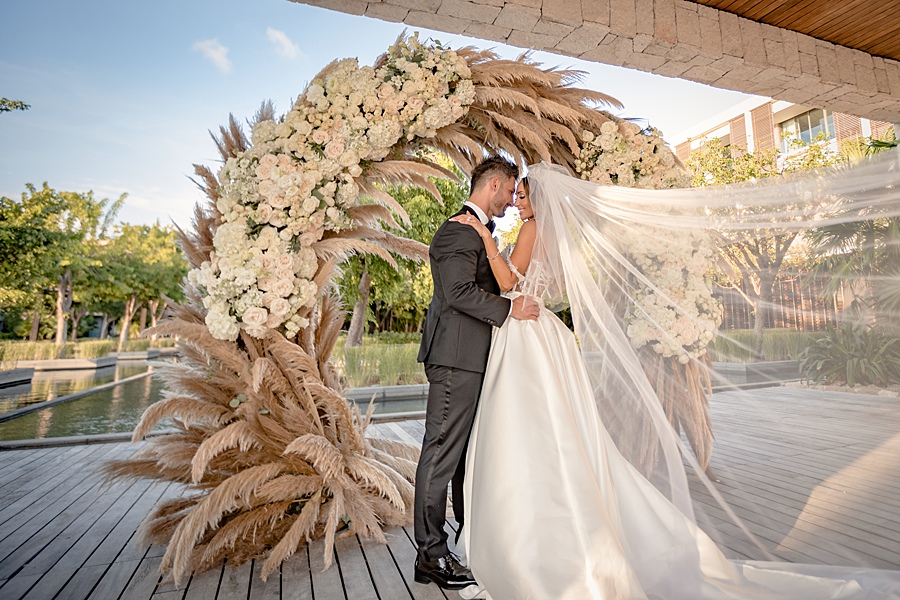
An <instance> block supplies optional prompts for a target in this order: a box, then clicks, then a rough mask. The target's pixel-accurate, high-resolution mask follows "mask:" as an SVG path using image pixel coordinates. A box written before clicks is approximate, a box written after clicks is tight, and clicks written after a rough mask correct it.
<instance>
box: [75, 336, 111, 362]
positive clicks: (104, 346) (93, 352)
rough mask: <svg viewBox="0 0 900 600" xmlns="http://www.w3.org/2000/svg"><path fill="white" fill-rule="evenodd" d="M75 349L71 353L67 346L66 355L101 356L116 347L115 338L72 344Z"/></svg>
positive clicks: (77, 356) (81, 356) (76, 356)
mask: <svg viewBox="0 0 900 600" xmlns="http://www.w3.org/2000/svg"><path fill="white" fill-rule="evenodd" d="M72 346H73V351H72V352H71V353H69V349H68V348H66V356H68V357H74V358H100V357H103V356H106V355H107V354H109V353H110V352H112V351H113V350H115V349H116V341H115V340H89V341H85V342H76V343H74V344H72Z"/></svg>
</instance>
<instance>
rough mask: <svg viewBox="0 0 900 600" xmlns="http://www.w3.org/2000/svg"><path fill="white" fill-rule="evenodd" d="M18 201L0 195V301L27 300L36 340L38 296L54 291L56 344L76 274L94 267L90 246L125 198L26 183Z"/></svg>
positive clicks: (63, 337)
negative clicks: (103, 197)
mask: <svg viewBox="0 0 900 600" xmlns="http://www.w3.org/2000/svg"><path fill="white" fill-rule="evenodd" d="M26 188H27V191H26V192H25V193H23V194H22V198H21V200H19V201H15V200H11V199H9V198H2V199H0V213H2V216H3V217H4V218H3V221H2V223H0V255H2V259H3V260H2V261H0V262H2V267H0V300H2V301H3V302H4V304H5V305H7V306H9V305H16V304H18V305H21V304H22V303H32V305H33V306H34V314H33V318H32V328H31V333H30V335H29V339H32V340H34V339H37V333H38V327H39V325H40V320H41V307H42V305H43V296H44V295H45V294H47V293H53V290H54V289H55V291H56V304H55V317H56V336H55V339H56V343H57V344H58V345H59V346H60V348H61V349H62V348H63V347H64V345H65V341H66V338H67V330H68V328H67V320H68V318H69V317H70V313H71V309H72V304H73V302H74V294H75V280H76V276H80V275H81V274H82V273H84V272H85V271H86V270H89V269H93V268H96V267H97V259H96V257H95V256H94V255H95V254H96V248H97V245H98V244H99V243H101V240H102V239H103V238H104V237H105V236H106V232H107V230H108V228H109V226H110V224H111V222H112V219H113V218H114V217H115V215H116V213H117V212H118V210H119V208H120V207H121V205H122V203H123V202H124V199H125V196H124V195H123V196H122V197H120V198H119V199H118V200H117V201H115V202H112V203H111V202H110V201H109V200H107V199H103V200H97V199H95V198H94V194H93V192H87V193H77V192H64V191H57V190H54V189H53V188H51V187H49V186H48V185H47V184H46V183H44V185H43V187H42V188H41V189H37V188H35V187H34V186H33V185H31V184H28V185H27V186H26Z"/></svg>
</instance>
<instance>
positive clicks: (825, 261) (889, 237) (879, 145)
mask: <svg viewBox="0 0 900 600" xmlns="http://www.w3.org/2000/svg"><path fill="white" fill-rule="evenodd" d="M897 145H898V140H897V139H896V137H894V134H893V131H892V130H889V135H888V136H886V138H885V139H881V140H878V139H871V138H870V139H868V140H867V141H866V142H865V143H864V144H861V145H860V146H859V148H858V149H855V150H859V151H854V152H852V153H850V155H849V156H850V158H851V160H859V159H861V158H863V157H865V156H870V155H872V154H878V153H879V152H883V151H884V150H888V149H891V148H895V147H896V146H897ZM808 241H809V244H810V247H811V251H812V254H813V257H814V259H816V261H817V262H816V264H815V266H814V267H813V269H812V272H813V273H815V274H827V275H829V276H830V277H829V279H830V281H829V284H828V286H827V287H826V293H834V292H835V291H837V290H838V289H839V288H840V287H841V285H842V284H844V283H847V284H848V287H849V288H850V291H851V293H852V295H853V305H852V306H853V308H854V309H855V312H857V313H858V314H859V315H860V316H861V317H862V319H863V320H869V321H873V320H874V321H876V322H877V323H878V324H880V325H882V326H885V327H893V328H894V331H893V334H894V335H897V334H898V333H900V326H898V325H897V324H898V323H900V218H897V217H887V216H879V215H878V214H873V215H872V218H871V219H869V220H866V221H851V222H848V223H837V224H835V225H830V226H827V227H821V228H818V229H816V230H814V231H812V232H811V233H810V235H809V236H808Z"/></svg>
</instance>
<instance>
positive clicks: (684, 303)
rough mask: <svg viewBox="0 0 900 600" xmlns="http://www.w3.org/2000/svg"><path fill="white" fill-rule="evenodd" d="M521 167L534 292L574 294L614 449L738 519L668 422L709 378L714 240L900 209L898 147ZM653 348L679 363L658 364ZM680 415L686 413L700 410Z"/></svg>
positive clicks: (582, 343)
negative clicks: (608, 177) (746, 162)
mask: <svg viewBox="0 0 900 600" xmlns="http://www.w3.org/2000/svg"><path fill="white" fill-rule="evenodd" d="M528 178H529V182H530V184H531V196H532V200H531V201H532V205H533V207H534V212H535V221H536V222H537V226H538V237H537V239H538V242H537V245H536V247H535V252H534V260H535V261H539V262H540V263H542V264H543V265H544V271H545V273H546V274H548V275H549V286H548V288H547V291H546V293H545V298H544V300H545V303H546V304H547V305H548V306H551V307H560V308H562V307H565V306H568V307H570V308H571V313H572V321H573V324H574V330H575V335H576V339H577V342H578V346H579V349H580V352H581V354H582V357H583V359H584V361H585V364H586V365H587V367H588V369H587V370H588V374H589V376H590V380H591V385H592V388H593V393H594V399H595V401H596V403H597V406H598V409H599V411H600V416H601V419H602V420H603V423H604V425H605V427H606V428H607V429H608V430H609V433H610V435H611V436H612V438H613V440H614V442H615V444H616V446H617V447H618V449H619V451H620V452H621V454H622V455H623V456H624V457H625V458H626V459H628V460H629V461H630V462H631V464H632V465H633V466H635V467H636V468H637V469H638V471H640V472H641V473H642V474H643V475H644V477H646V478H647V479H648V480H649V481H650V482H651V483H653V485H654V486H655V487H656V488H657V489H658V490H659V491H660V492H662V493H663V494H664V495H665V496H666V497H667V498H668V499H669V501H671V502H672V503H673V504H674V505H675V506H676V507H677V508H678V509H679V511H680V512H681V513H683V514H684V515H685V517H686V518H688V519H689V520H691V521H694V520H695V519H694V514H693V509H692V504H691V498H690V492H689V489H688V480H689V473H688V468H689V470H690V472H691V475H690V476H691V477H697V478H699V479H700V480H701V481H702V482H704V483H705V485H706V486H707V488H708V489H709V491H710V494H711V495H712V496H713V497H714V498H716V499H717V500H718V501H719V502H720V504H721V505H722V506H723V508H724V509H725V511H726V512H727V513H728V514H729V515H730V516H731V517H732V518H733V520H734V521H735V523H737V524H738V526H740V527H742V528H743V525H742V523H741V521H740V519H738V518H737V517H736V516H735V515H734V514H733V513H732V512H731V510H730V509H729V507H728V505H727V503H726V502H725V501H724V500H723V499H722V498H721V496H720V495H719V494H718V492H717V491H716V488H715V485H714V484H713V482H712V481H710V479H709V478H708V477H707V476H706V474H705V469H704V466H703V465H701V464H699V463H698V461H697V459H696V458H695V457H694V454H695V452H692V449H690V448H688V447H687V445H686V444H685V442H684V441H683V440H682V438H681V435H680V432H678V431H676V429H675V428H674V427H673V426H672V424H671V422H673V420H678V419H673V417H678V416H679V415H673V414H672V413H673V412H677V411H679V410H681V411H684V410H689V409H686V408H684V406H682V405H679V404H677V403H675V404H672V403H667V402H666V398H665V396H667V395H673V394H674V395H676V396H677V395H679V394H682V393H684V392H685V391H686V390H687V391H694V392H699V393H700V394H701V395H702V396H703V397H704V398H705V394H703V390H689V389H688V388H692V387H696V386H698V385H699V384H698V382H701V383H702V382H706V381H707V380H706V376H707V375H708V373H709V368H710V363H709V361H708V359H707V358H706V356H705V355H704V353H703V348H704V347H705V346H706V343H707V342H708V341H709V340H711V339H712V337H713V335H714V334H715V329H716V326H717V324H718V322H719V321H720V318H721V311H720V309H719V308H718V304H717V303H716V302H715V300H714V299H713V298H712V297H711V295H710V289H709V285H708V282H707V281H706V280H705V279H704V275H705V271H706V269H707V268H708V267H711V266H712V261H713V260H714V257H715V247H714V246H715V245H716V244H721V243H724V242H723V240H727V239H728V236H729V235H732V234H733V235H738V234H739V235H740V236H743V237H742V239H748V238H749V239H753V237H754V236H756V235H758V236H759V237H760V238H762V237H763V236H764V235H766V232H771V231H773V230H777V231H779V232H787V233H788V234H789V235H790V234H791V233H792V232H802V231H808V230H811V229H813V228H820V227H823V226H826V225H827V226H836V225H841V224H852V223H856V222H861V221H866V220H872V219H892V218H896V217H900V153H898V152H897V151H891V152H887V153H884V154H883V155H881V156H879V157H876V158H874V159H870V160H866V161H864V162H862V163H860V164H857V165H855V166H852V167H846V166H844V167H832V168H828V169H823V170H819V171H815V172H810V173H808V174H806V175H805V176H793V177H780V178H772V179H769V180H760V181H757V182H753V183H750V184H740V185H730V186H719V187H709V188H692V189H674V190H640V189H633V188H625V187H617V186H608V185H607V186H604V185H597V184H594V183H591V182H588V181H584V180H581V179H577V178H575V177H572V176H571V175H570V174H569V173H568V172H567V171H566V170H565V169H563V168H561V167H558V166H555V165H550V164H547V163H541V164H538V165H532V166H531V167H529V171H528ZM692 278H693V279H694V280H693V281H692ZM662 356H668V357H669V358H668V363H666V364H669V365H675V366H676V367H678V368H671V366H670V367H662V366H658V364H657V362H656V360H657V359H658V358H660V357H662ZM662 364H663V363H661V362H660V363H659V365H662ZM692 373H693V374H694V375H695V376H694V377H691V376H690V374H692ZM686 374H687V375H686ZM704 387H705V386H704ZM695 395H696V394H695ZM704 414H705V413H704ZM680 416H681V417H682V419H681V422H682V423H691V422H693V421H696V419H695V418H694V417H696V416H697V415H689V414H684V415H680ZM689 437H690V436H689ZM693 450H694V451H696V450H697V448H694V449H693ZM685 462H687V463H688V468H686V466H685ZM744 532H745V534H746V535H747V536H748V537H750V538H751V539H753V536H752V534H751V533H750V532H749V531H747V530H746V529H744ZM760 547H762V546H761V545H760ZM801 571H802V569H801V568H800V567H797V568H796V569H794V572H795V573H797V572H801ZM875 576H878V575H877V573H876V574H875ZM891 579H892V580H894V581H896V578H895V577H893V576H892V577H891ZM891 589H894V588H891ZM891 593H892V592H891ZM873 597H875V596H873ZM879 597H881V596H879ZM884 597H891V596H884Z"/></svg>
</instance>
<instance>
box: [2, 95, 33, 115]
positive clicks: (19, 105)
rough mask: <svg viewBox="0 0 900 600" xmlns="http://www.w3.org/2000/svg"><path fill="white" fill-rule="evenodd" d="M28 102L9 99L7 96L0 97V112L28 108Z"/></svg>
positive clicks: (29, 106)
mask: <svg viewBox="0 0 900 600" xmlns="http://www.w3.org/2000/svg"><path fill="white" fill-rule="evenodd" d="M29 108H31V105H30V104H25V103H24V102H22V101H21V100H10V99H9V98H0V113H5V112H11V111H14V110H28V109H29Z"/></svg>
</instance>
